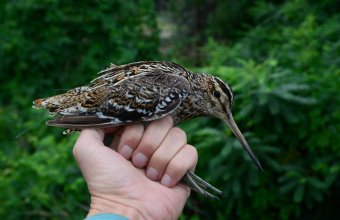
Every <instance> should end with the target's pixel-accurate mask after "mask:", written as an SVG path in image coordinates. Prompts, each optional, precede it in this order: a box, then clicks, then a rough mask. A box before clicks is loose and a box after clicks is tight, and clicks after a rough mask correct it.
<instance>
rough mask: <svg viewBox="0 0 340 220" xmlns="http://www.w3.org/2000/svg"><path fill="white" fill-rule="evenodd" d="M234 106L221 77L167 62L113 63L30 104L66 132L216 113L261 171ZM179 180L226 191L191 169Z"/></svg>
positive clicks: (212, 192) (215, 194) (216, 193)
mask: <svg viewBox="0 0 340 220" xmlns="http://www.w3.org/2000/svg"><path fill="white" fill-rule="evenodd" d="M232 105H233V92H232V89H231V87H230V86H229V85H228V84H227V83H225V82H224V81H222V80H221V79H220V78H218V77H216V76H213V75H210V74H205V73H193V72H191V71H189V70H187V69H186V68H184V67H182V66H181V65H179V64H176V63H174V62H167V61H139V62H133V63H129V64H124V65H118V66H117V65H114V64H111V65H110V66H109V67H108V68H106V69H104V70H102V71H100V72H99V73H98V76H97V77H96V78H95V79H94V80H92V81H91V82H90V83H89V84H88V85H87V86H80V87H77V88H74V89H71V90H68V91H67V92H66V93H63V94H58V95H55V96H51V97H47V98H40V99H37V100H35V101H33V107H34V108H38V109H41V108H42V109H47V110H48V111H49V113H50V115H52V116H53V117H54V118H53V119H52V120H48V121H47V122H46V124H47V125H48V126H57V127H63V128H67V129H69V130H67V132H69V131H78V130H81V129H84V128H106V127H111V126H120V125H128V124H132V123H145V124H146V125H147V123H150V122H151V121H154V120H157V119H160V118H163V117H165V116H172V118H173V121H174V124H175V125H177V124H179V123H181V122H183V121H186V120H189V119H192V118H196V117H201V116H203V117H213V118H218V119H220V120H222V121H224V122H225V123H226V124H227V125H228V126H229V127H230V129H231V130H232V132H233V134H234V135H235V136H236V138H237V139H238V140H239V142H240V143H241V145H242V147H243V148H244V150H245V151H246V152H247V153H248V155H249V156H250V158H251V159H252V161H253V162H254V163H255V165H256V166H257V168H259V169H260V170H261V171H263V169H262V166H261V164H260V162H259V160H258V159H257V157H256V156H255V154H254V153H253V151H252V150H251V148H250V147H249V145H248V143H247V141H246V139H245V138H244V136H243V135H242V133H241V131H240V130H239V128H238V126H237V124H236V122H235V120H234V118H233V114H232ZM180 182H182V183H184V184H186V185H187V186H189V187H190V188H191V189H193V190H194V191H196V192H198V193H200V194H203V195H205V196H206V197H211V198H221V197H222V196H223V194H224V193H223V192H222V191H221V190H219V189H217V188H216V187H214V186H212V185H211V184H209V183H208V182H206V181H205V180H203V179H202V178H200V177H199V176H197V175H196V174H194V173H193V172H190V171H188V172H187V173H186V174H185V175H184V176H183V178H182V179H181V181H180Z"/></svg>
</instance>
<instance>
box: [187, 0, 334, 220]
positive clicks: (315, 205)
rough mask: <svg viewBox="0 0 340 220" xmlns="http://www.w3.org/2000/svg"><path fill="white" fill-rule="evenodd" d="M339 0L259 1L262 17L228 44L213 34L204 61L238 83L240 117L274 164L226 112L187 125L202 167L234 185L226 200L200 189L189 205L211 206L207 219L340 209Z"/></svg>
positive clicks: (313, 214)
mask: <svg viewBox="0 0 340 220" xmlns="http://www.w3.org/2000/svg"><path fill="white" fill-rule="evenodd" d="M333 7H335V5H334V2H332V1H328V2H322V3H311V2H308V1H303V0H297V1H287V2H285V3H283V4H280V5H275V4H273V3H270V2H267V1H257V2H256V4H255V6H254V7H252V8H251V10H250V12H251V13H252V14H253V17H254V19H256V21H257V23H258V24H257V25H256V26H255V27H253V28H251V29H249V31H247V32H245V33H244V37H243V38H242V39H240V40H238V41H236V42H235V43H233V44H231V45H230V46H228V45H223V44H221V42H220V41H218V40H215V39H213V38H210V40H209V41H208V44H207V45H206V46H205V47H204V49H203V54H206V55H207V57H206V59H205V60H206V62H205V66H206V67H203V68H199V69H198V71H199V72H208V73H214V74H216V75H218V76H220V77H221V78H223V79H224V80H225V81H226V82H228V83H229V84H230V85H231V86H232V88H233V90H234V93H235V95H236V96H235V101H234V107H233V112H234V115H235V119H236V121H237V122H238V124H239V127H240V128H241V130H244V131H246V132H245V136H246V139H247V140H248V142H249V144H250V146H252V148H253V149H254V151H255V153H256V155H257V156H258V158H259V160H260V161H261V162H262V165H263V166H264V170H265V171H264V173H263V174H261V173H260V172H258V171H257V170H256V168H255V166H254V165H252V163H251V161H250V159H249V158H248V157H247V155H246V154H245V153H244V152H243V150H242V148H241V146H240V144H238V143H237V141H236V140H235V138H233V137H232V134H231V132H230V130H229V129H228V128H225V126H224V125H222V124H221V123H220V122H216V121H205V122H202V121H196V122H194V123H190V124H188V125H185V129H186V130H187V131H189V133H193V132H194V131H195V133H194V134H192V135H191V136H190V141H191V142H193V143H196V146H197V147H198V149H199V155H200V163H199V164H198V167H197V172H198V173H201V174H202V175H203V176H205V177H206V178H207V179H210V180H211V182H212V183H214V184H215V185H217V186H219V187H221V186H222V187H223V190H224V191H225V192H226V198H225V199H224V200H222V201H221V202H219V203H211V204H207V203H206V202H205V201H204V200H202V199H201V198H195V202H192V203H191V205H190V206H189V209H188V210H189V211H188V212H190V211H192V210H194V211H195V212H196V210H197V209H199V207H205V208H204V210H201V212H202V213H201V216H202V219H207V218H208V217H209V218H211V219H224V218H225V216H229V217H230V218H233V217H235V218H238V219H320V218H321V217H322V218H327V219H337V218H338V217H339V216H338V217H336V214H335V213H336V212H337V210H336V209H337V205H335V204H337V202H335V201H337V200H338V197H339V193H338V192H339V190H338V189H339V172H340V166H339V159H340V148H339V144H338V143H339V141H340V137H339V135H338V132H339V131H340V115H339V107H338V106H339V104H340V102H339V101H340V100H339V95H338V94H339V89H340V77H339V76H340V75H339V73H340V68H339V67H340V65H339V64H340V63H339V59H338V58H339V55H340V50H339V44H340V41H339V38H338V37H337V36H338V35H339V34H340V33H339V31H340V28H339V25H338V23H339V21H340V17H339V15H338V14H337V13H335V11H334V9H333ZM325 14H327V16H326V17H325ZM216 123H218V126H216ZM209 124H210V125H211V127H210V128H205V129H201V128H202V127H206V125H209ZM190 131H191V132H190ZM245 161H246V162H245ZM196 200H197V201H196ZM210 210H213V211H210Z"/></svg>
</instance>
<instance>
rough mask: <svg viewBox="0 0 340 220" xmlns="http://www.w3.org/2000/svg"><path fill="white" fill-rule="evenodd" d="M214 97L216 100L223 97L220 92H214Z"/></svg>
mask: <svg viewBox="0 0 340 220" xmlns="http://www.w3.org/2000/svg"><path fill="white" fill-rule="evenodd" d="M213 95H214V96H215V97H216V98H220V97H221V93H220V92H219V91H214V92H213Z"/></svg>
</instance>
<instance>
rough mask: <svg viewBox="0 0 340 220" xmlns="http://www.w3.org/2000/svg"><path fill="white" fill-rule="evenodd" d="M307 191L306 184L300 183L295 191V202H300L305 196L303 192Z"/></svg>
mask: <svg viewBox="0 0 340 220" xmlns="http://www.w3.org/2000/svg"><path fill="white" fill-rule="evenodd" d="M304 191H305V185H300V186H299V187H298V188H297V189H296V190H295V192H294V197H293V200H294V202H298V203H300V202H301V200H302V198H303V194H304Z"/></svg>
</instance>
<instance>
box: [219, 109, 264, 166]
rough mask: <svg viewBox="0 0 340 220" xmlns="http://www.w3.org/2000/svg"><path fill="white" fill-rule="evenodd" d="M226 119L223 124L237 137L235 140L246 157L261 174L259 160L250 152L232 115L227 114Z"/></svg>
mask: <svg viewBox="0 0 340 220" xmlns="http://www.w3.org/2000/svg"><path fill="white" fill-rule="evenodd" d="M227 114H228V115H227V117H226V119H225V122H226V123H227V124H228V125H229V127H230V129H231V130H232V132H233V133H234V135H235V136H236V137H237V139H238V140H239V142H240V143H241V145H242V147H243V149H244V150H245V151H246V152H247V153H248V155H249V156H250V158H251V159H252V161H253V162H254V163H255V165H256V166H257V168H259V169H260V170H261V171H262V172H263V169H262V166H261V164H260V162H259V160H258V159H257V158H256V156H255V154H254V153H253V151H252V150H251V148H250V147H249V145H248V143H247V141H246V139H245V138H244V137H243V135H242V133H241V131H240V129H239V128H238V127H237V125H236V123H235V120H234V117H233V115H232V113H231V112H229V113H227Z"/></svg>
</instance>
